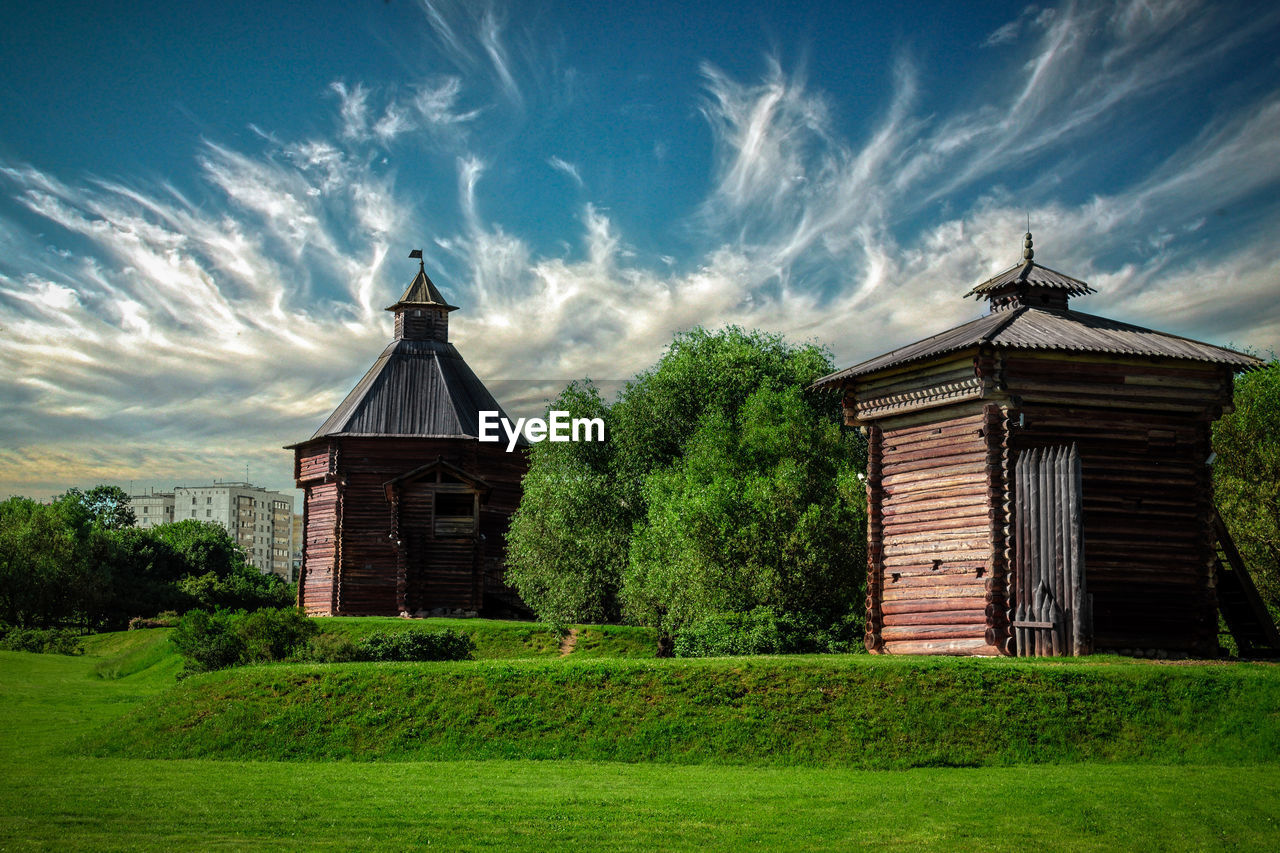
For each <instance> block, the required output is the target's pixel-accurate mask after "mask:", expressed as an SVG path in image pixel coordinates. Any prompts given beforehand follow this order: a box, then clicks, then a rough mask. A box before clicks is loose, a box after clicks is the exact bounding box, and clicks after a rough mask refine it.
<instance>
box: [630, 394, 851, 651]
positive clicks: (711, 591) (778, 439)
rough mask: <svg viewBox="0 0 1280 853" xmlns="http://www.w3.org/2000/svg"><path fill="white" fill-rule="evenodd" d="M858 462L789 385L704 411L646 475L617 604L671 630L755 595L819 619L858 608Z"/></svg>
mask: <svg viewBox="0 0 1280 853" xmlns="http://www.w3.org/2000/svg"><path fill="white" fill-rule="evenodd" d="M865 464H866V463H865V455H864V451H863V445H862V444H861V442H859V441H858V440H857V439H856V438H854V436H853V435H852V434H850V433H846V432H843V431H842V430H841V427H840V426H839V424H837V423H834V422H832V420H831V419H830V418H829V417H826V415H825V413H823V412H820V411H816V410H815V408H814V406H813V404H812V401H811V400H810V399H806V394H805V392H804V391H803V390H801V389H800V388H795V387H792V388H787V389H784V390H781V391H775V390H772V389H768V388H765V389H761V390H759V391H757V392H756V393H754V394H752V395H751V396H750V397H748V398H747V400H746V402H745V403H744V404H743V406H742V409H741V411H740V413H739V417H738V418H737V422H736V423H734V422H733V421H731V420H729V419H728V418H726V417H725V415H724V414H723V413H721V412H709V413H708V414H707V415H706V416H704V418H703V422H702V423H701V425H700V426H699V428H698V430H697V431H696V432H695V433H694V434H693V435H692V436H691V437H690V438H689V440H688V441H687V442H686V444H685V452H684V454H683V455H682V456H681V457H679V458H678V459H676V460H674V461H673V463H672V464H671V465H669V466H667V467H666V468H664V469H662V470H660V471H657V472H655V473H654V474H652V475H651V476H650V477H649V478H648V479H647V481H646V504H647V507H648V514H647V517H646V519H645V521H644V523H642V524H639V525H637V527H636V531H635V535H634V538H633V540H632V547H631V551H630V555H629V556H630V559H629V561H628V564H627V568H626V571H625V574H624V582H623V590H624V594H623V598H624V601H625V603H626V612H627V615H628V616H629V617H630V618H631V619H632V620H633V621H637V622H642V623H645V624H651V625H657V626H658V627H660V628H661V629H663V631H664V632H665V633H668V634H671V635H673V636H674V635H676V634H678V633H679V632H680V631H681V630H683V629H684V628H687V627H689V626H691V625H694V624H696V623H698V622H700V621H702V620H705V619H708V618H712V617H715V616H718V615H720V614H725V613H746V612H748V611H752V610H754V609H756V608H761V607H764V608H769V609H771V610H772V611H774V612H775V613H777V614H780V615H781V614H790V615H794V616H803V617H806V618H809V619H812V620H815V621H816V623H820V624H822V625H830V624H832V623H834V622H837V621H840V620H842V619H844V618H845V617H846V616H848V614H849V613H850V611H851V610H852V611H855V612H858V611H860V610H861V601H860V599H861V597H862V594H861V590H862V577H863V571H864V569H865V564H866V562H865V550H864V548H863V538H862V534H863V531H864V530H865V529H866V528H865V524H866V519H865V500H864V498H863V487H862V481H861V480H859V479H858V473H859V470H860V469H862V468H864V467H865ZM851 540H852V541H851Z"/></svg>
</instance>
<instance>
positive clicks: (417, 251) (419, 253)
mask: <svg viewBox="0 0 1280 853" xmlns="http://www.w3.org/2000/svg"><path fill="white" fill-rule="evenodd" d="M409 257H411V258H417V259H418V268H419V269H421V270H422V271H423V272H426V269H427V264H426V261H424V260H422V250H421V249H414V250H413V251H412V252H410V253H409Z"/></svg>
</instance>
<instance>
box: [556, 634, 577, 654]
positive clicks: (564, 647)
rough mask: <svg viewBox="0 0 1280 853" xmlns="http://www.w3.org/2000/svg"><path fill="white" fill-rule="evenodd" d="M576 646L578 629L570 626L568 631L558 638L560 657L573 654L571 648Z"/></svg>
mask: <svg viewBox="0 0 1280 853" xmlns="http://www.w3.org/2000/svg"><path fill="white" fill-rule="evenodd" d="M577 647H578V629H577V628H570V629H569V633H567V634H565V635H564V638H563V639H561V640H560V657H564V656H566V655H571V654H573V650H574V649H576V648H577Z"/></svg>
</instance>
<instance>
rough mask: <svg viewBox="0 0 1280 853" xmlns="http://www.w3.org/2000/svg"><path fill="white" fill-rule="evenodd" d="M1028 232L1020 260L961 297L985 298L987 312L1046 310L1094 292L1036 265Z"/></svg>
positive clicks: (1090, 288) (1076, 281)
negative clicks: (988, 306) (1012, 309)
mask: <svg viewBox="0 0 1280 853" xmlns="http://www.w3.org/2000/svg"><path fill="white" fill-rule="evenodd" d="M1035 256H1036V252H1035V249H1034V247H1033V243H1032V240H1031V232H1030V231H1028V232H1027V233H1026V236H1025V237H1023V243H1022V260H1020V261H1019V262H1018V263H1016V264H1014V265H1013V266H1012V267H1010V268H1009V269H1007V270H1005V271H1004V272H1002V273H1000V274H999V275H997V276H995V277H994V278H989V279H987V280H986V281H984V282H983V283H982V284H979V285H977V286H976V287H974V288H973V289H972V290H970V291H969V292H968V293H966V294H965V296H975V297H977V298H979V299H985V300H987V301H988V302H989V303H990V304H991V311H992V313H995V312H997V311H1006V310H1008V309H1010V308H1024V307H1025V308H1048V309H1059V310H1064V311H1065V310H1066V308H1067V301H1068V300H1069V299H1070V298H1071V297H1073V296H1086V295H1088V294H1090V293H1097V291H1096V290H1094V289H1093V288H1092V287H1090V286H1089V285H1087V284H1085V283H1084V282H1083V281H1080V280H1079V279H1077V278H1072V277H1071V276H1069V275H1064V274H1062V273H1060V272H1058V271H1057V270H1051V269H1049V268H1048V267H1042V266H1040V265H1039V264H1037V263H1036V262H1035V261H1034V260H1033V258H1035Z"/></svg>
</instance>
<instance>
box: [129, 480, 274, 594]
mask: <svg viewBox="0 0 1280 853" xmlns="http://www.w3.org/2000/svg"><path fill="white" fill-rule="evenodd" d="M132 502H133V507H134V515H135V517H136V518H137V519H138V522H137V523H138V526H139V527H153V526H154V525H155V524H161V523H163V522H165V521H185V520H186V519H188V518H193V519H195V520H197V521H214V522H217V523H218V524H220V525H222V526H223V527H224V528H226V530H227V532H228V533H230V534H231V536H232V538H234V539H235V540H236V544H237V545H239V546H240V547H241V548H242V549H243V550H244V552H245V555H246V556H247V557H248V561H249V563H250V564H252V565H253V566H254V567H255V568H257V569H258V571H260V572H263V573H264V574H265V573H266V572H274V573H275V574H277V575H280V577H282V578H284V579H285V580H289V579H290V578H291V577H292V576H293V572H292V568H293V497H292V496H290V495H284V494H281V493H280V492H271V491H268V490H266V489H263V488H261V487H259V486H255V485H253V484H252V483H214V484H212V485H208V486H176V487H174V490H173V492H172V494H170V493H157V494H153V495H141V496H136V497H134V498H133V499H132ZM152 519H156V520H154V521H152ZM161 519H162V520H161Z"/></svg>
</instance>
